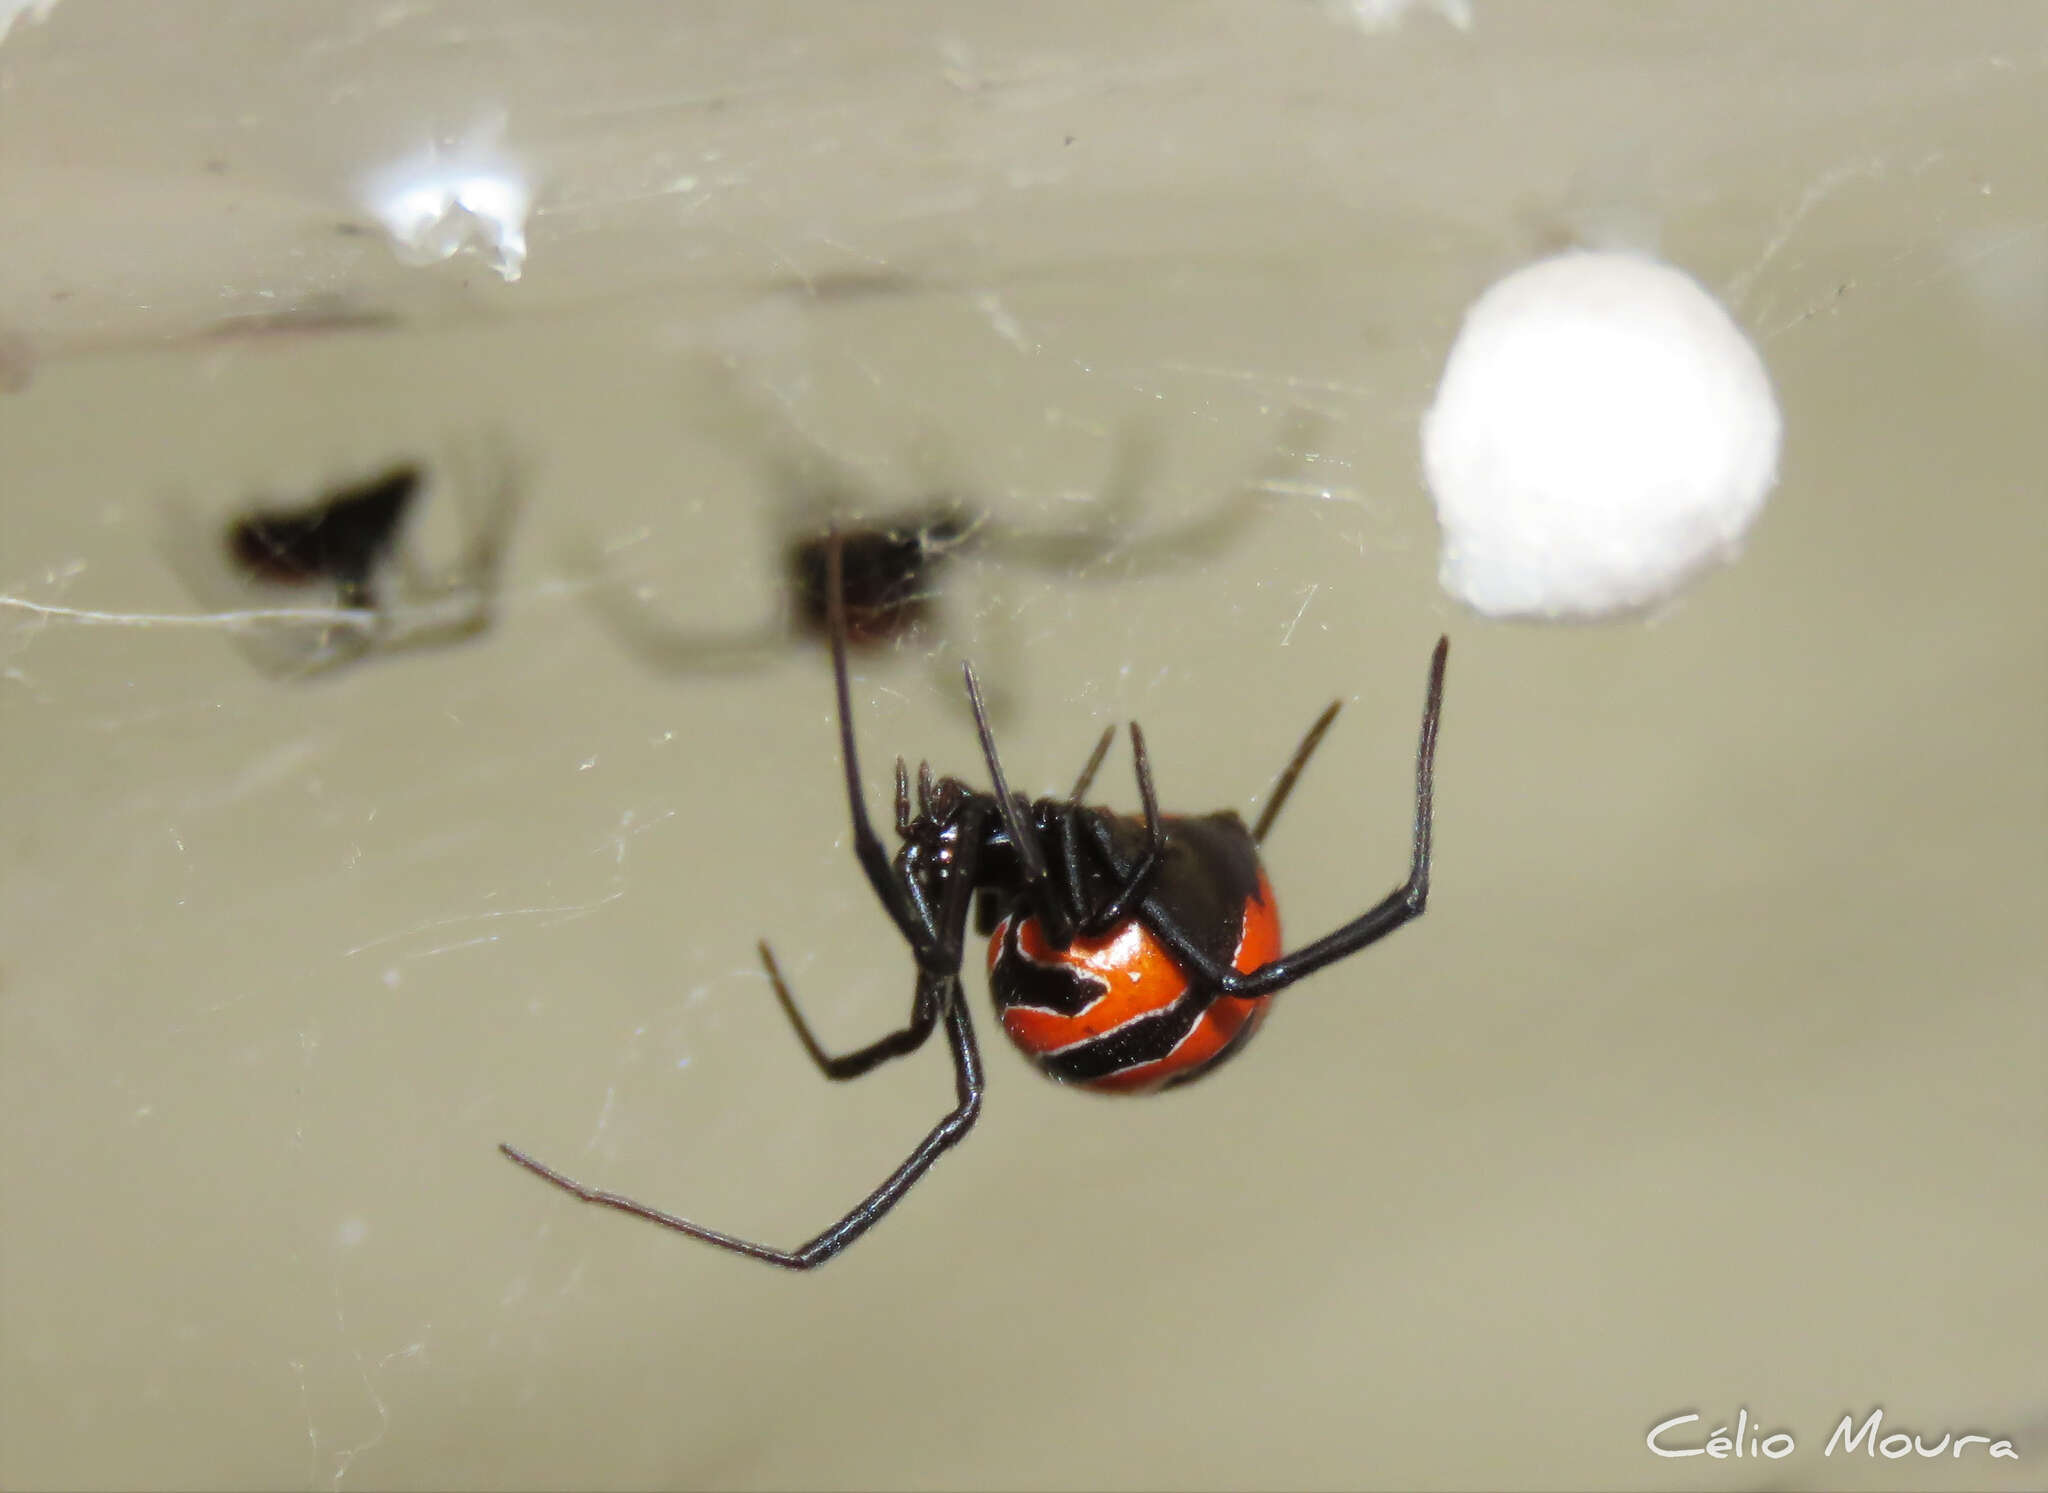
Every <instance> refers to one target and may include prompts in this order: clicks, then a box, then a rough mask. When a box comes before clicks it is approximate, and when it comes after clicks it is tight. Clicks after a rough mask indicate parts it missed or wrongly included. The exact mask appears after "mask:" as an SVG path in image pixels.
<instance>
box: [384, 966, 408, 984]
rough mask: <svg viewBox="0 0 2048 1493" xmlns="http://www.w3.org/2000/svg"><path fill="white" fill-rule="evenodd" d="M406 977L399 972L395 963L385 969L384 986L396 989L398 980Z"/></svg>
mask: <svg viewBox="0 0 2048 1493" xmlns="http://www.w3.org/2000/svg"><path fill="white" fill-rule="evenodd" d="M404 978H405V976H403V975H401V974H400V973H399V972H398V966H397V965H395V964H394V965H392V966H391V967H390V968H389V969H387V970H385V971H384V988H385V989H386V990H396V989H397V988H398V982H399V981H400V980H402V979H404Z"/></svg>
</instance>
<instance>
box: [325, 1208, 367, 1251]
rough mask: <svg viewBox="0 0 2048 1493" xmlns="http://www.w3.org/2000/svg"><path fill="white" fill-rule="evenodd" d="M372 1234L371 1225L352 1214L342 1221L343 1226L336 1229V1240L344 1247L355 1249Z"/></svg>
mask: <svg viewBox="0 0 2048 1493" xmlns="http://www.w3.org/2000/svg"><path fill="white" fill-rule="evenodd" d="M369 1236H370V1226H369V1224H367V1223H365V1222H364V1221H363V1220H362V1219H360V1218H357V1217H354V1216H353V1215H351V1216H350V1217H348V1218H344V1219H343V1220H342V1221H341V1227H339V1228H337V1229H336V1230H335V1231H334V1242H335V1243H336V1244H337V1245H339V1246H340V1247H341V1248H343V1249H354V1248H355V1247H356V1246H357V1245H358V1244H361V1243H362V1242H363V1241H364V1240H365V1239H367V1238H368V1237H369Z"/></svg>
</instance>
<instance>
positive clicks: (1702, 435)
mask: <svg viewBox="0 0 2048 1493" xmlns="http://www.w3.org/2000/svg"><path fill="white" fill-rule="evenodd" d="M1780 424H1781V422H1780V420H1779V416H1778V404H1777V400H1776V398H1775V397H1774V396H1773V395H1772V393H1771V381H1770V376H1769V375H1768V374H1767V373H1766V372H1765V371H1764V365H1763V360H1762V359H1761V358H1760V357H1759V356H1758V355H1757V350H1756V348H1755V347H1754V346H1753V345H1752V344H1751V342H1750V341H1749V339H1748V338H1747V337H1745V336H1744V335H1743V333H1742V330H1741V328H1739V327H1737V326H1736V325H1735V323H1734V321H1733V320H1732V319H1731V318H1730V317H1729V315H1728V313H1727V312H1726V311H1725V310H1724V309H1723V308H1722V306H1721V304H1720V302H1718V301H1716V300H1715V299H1714V298H1713V296H1711V295H1709V294H1708V293H1707V292H1706V290H1704V289H1703V288H1702V287H1701V286H1700V284H1699V282H1698V281H1696V280H1694V279H1693V278H1692V277H1691V276H1690V275H1687V274H1685V273H1684V272H1683V271H1681V270H1677V269H1673V268H1672V267H1671V266H1669V265H1666V264H1661V263H1659V262H1658V261H1656V260H1654V259H1649V258H1645V257H1643V256H1640V255H1635V254H1620V253H1588V252H1580V253H1570V254H1562V255H1559V256H1557V257H1556V258H1554V259H1545V260H1541V261H1539V262H1537V263H1535V264H1532V265H1527V266H1524V267H1523V268H1522V269H1519V270H1517V271H1515V272H1514V273H1513V274H1511V275H1509V276H1508V277H1507V278H1505V279H1503V280H1501V281H1499V282H1498V283H1496V284H1495V285H1494V286H1493V287H1492V288H1491V289H1489V290H1488V291H1487V292H1486V293H1485V294H1484V295H1482V296H1480V298H1479V299H1478V300H1477V301H1475V302H1473V304H1472V306H1471V308H1470V309H1469V310H1468V311H1467V312H1466V313H1465V324H1464V326H1463V328H1462V329H1461V330H1460V331H1459V333H1458V338H1457V341H1456V342H1455V343H1454V344H1453V345H1452V347H1451V355H1450V358H1449V359H1448V361H1447V362H1446V363H1445V365H1444V374H1443V379H1442V381H1441V382H1440V383H1439V384H1438V386H1437V393H1436V402H1435V404H1433V405H1432V406H1431V408H1430V410H1429V413H1428V414H1426V415H1425V416H1424V417H1423V420H1422V463H1423V471H1424V474H1425V475H1426V476H1427V478H1428V480H1429V486H1430V490H1431V492H1432V493H1433V494H1434V495H1435V499H1436V509H1437V521H1438V523H1439V524H1440V526H1441V527H1442V530H1443V554H1442V560H1441V564H1440V567H1439V572H1438V577H1439V580H1440V582H1441V584H1442V586H1443V588H1444V589H1445V590H1446V591H1447V592H1449V593H1450V594H1451V595H1452V596H1454V597H1456V598H1457V599H1458V600H1460V601H1462V602H1464V603H1465V604H1466V605H1468V606H1470V607H1472V608H1473V609H1474V610H1475V611H1478V612H1481V613H1483V614H1485V615H1486V616H1489V617H1501V618H1543V619H1575V620H1587V619H1592V618H1599V617H1610V616H1615V615H1620V614H1626V613H1629V612H1634V611H1639V610H1641V609H1643V608H1645V607H1648V606H1651V605H1654V604H1655V603H1657V602H1659V601H1662V600H1664V599H1665V598H1667V597H1669V596H1671V595H1672V594H1673V593H1674V592H1676V591H1677V590H1678V589H1679V588H1680V587H1681V586H1682V585H1684V584H1685V582H1686V581H1688V580H1689V579H1691V578H1692V577H1693V576H1695V575H1697V574H1699V572H1701V571H1702V570H1704V569H1706V568H1707V567H1709V566H1711V565H1714V564H1716V563H1718V562H1720V561H1723V560H1727V559H1729V558H1731V557H1732V556H1734V555H1735V554H1736V552H1737V551H1738V550H1739V549H1740V547H1741V541H1742V536H1743V534H1744V533H1745V532H1746V531H1747V530H1748V528H1749V526H1750V524H1751V523H1752V522H1753V521H1754V520H1755V518H1756V516H1757V513H1758V512H1759V511H1760V510H1761V509H1762V507H1763V504H1764V499H1765V498H1766V497H1767V496H1768V495H1769V493H1770V490H1771V488H1772V486H1773V484H1775V483H1776V481H1777V475H1778V443H1779V435H1780Z"/></svg>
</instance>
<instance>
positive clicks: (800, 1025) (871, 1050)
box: [760, 942, 939, 1079]
mask: <svg viewBox="0 0 2048 1493" xmlns="http://www.w3.org/2000/svg"><path fill="white" fill-rule="evenodd" d="M760 947H761V963H762V964H763V965H764V966H766V968H767V970H768V983H769V984H770V985H772V986H774V987H775V999H776V1000H777V1001H778V1002H779V1003H780V1004H781V1006H782V1013H783V1015H785V1016H787V1017H788V1018H789V1024H790V1025H791V1026H793V1027H795V1028H796V1037H797V1040H798V1041H799V1042H801V1043H803V1045H804V1051H805V1052H807V1053H809V1054H810V1055H811V1061H812V1062H814V1063H816V1064H817V1065H818V1071H819V1072H820V1073H822V1074H824V1075H825V1076H826V1077H827V1078H831V1079H848V1078H859V1077H860V1076H861V1075H862V1074H863V1073H866V1072H868V1071H869V1070H870V1069H872V1068H875V1067H878V1066H880V1065H881V1064H883V1063H886V1062H887V1061H888V1060H889V1059H891V1058H900V1057H903V1056H904V1055H906V1054H908V1053H913V1052H916V1051H917V1050H918V1048H920V1047H922V1046H924V1041H925V1038H927V1037H929V1036H930V1035H931V1034H932V1028H933V1027H935V1026H936V1025H937V1024H938V1020H939V1008H938V1005H937V1003H936V1002H935V1001H934V1000H933V999H932V994H933V991H932V987H931V985H930V984H929V983H928V982H926V981H923V980H920V981H918V983H917V994H916V995H915V996H914V997H913V998H912V1000H911V1003H910V1020H909V1022H907V1023H906V1024H905V1025H904V1026H902V1027H900V1028H898V1029H897V1030H896V1031H893V1032H890V1033H889V1034H888V1035H887V1036H885V1037H879V1038H877V1039H876V1040H875V1041H873V1042H870V1043H868V1044H867V1046H865V1047H858V1048H855V1049H854V1050H853V1051H852V1052H848V1053H842V1054H840V1055H839V1056H838V1057H834V1056H833V1055H832V1054H831V1053H829V1052H827V1051H825V1049H824V1048H823V1047H821V1046H819V1045H818V1039H817V1037H816V1036H815V1035H814V1034H813V1033H812V1031H811V1024H810V1023H809V1022H808V1021H806V1020H804V1014H803V1012H802V1011H800V1010H799V1009H798V1008H797V1004H796V997H795V996H794V995H792V994H791V993H790V989H789V984H788V982H787V981H785V980H784V979H783V978H782V970H781V968H780V967H779V966H778V965H777V964H776V962H775V955H774V954H773V953H772V952H771V951H770V950H769V948H768V945H767V944H766V943H765V942H763V943H762V944H761V946H760Z"/></svg>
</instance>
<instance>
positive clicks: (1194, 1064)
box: [988, 874, 1281, 1094]
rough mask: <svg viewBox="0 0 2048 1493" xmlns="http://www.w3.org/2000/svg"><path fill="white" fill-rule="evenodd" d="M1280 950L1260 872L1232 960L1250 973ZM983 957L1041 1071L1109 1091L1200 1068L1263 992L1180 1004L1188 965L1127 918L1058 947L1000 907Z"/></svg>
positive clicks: (1253, 1014)
mask: <svg viewBox="0 0 2048 1493" xmlns="http://www.w3.org/2000/svg"><path fill="white" fill-rule="evenodd" d="M1280 949H1281V944H1280V911H1279V908H1278V907H1277V906H1276V905H1275V904H1274V901H1273V889H1272V888H1271V887H1270V886H1269V885H1267V883H1266V878H1265V876H1264V875H1263V874H1261V875H1260V877H1259V885H1258V892H1257V894H1256V895H1254V896H1252V897H1248V898H1246V899H1245V903H1244V910H1243V915H1242V917H1241V919H1240V927H1239V930H1238V938H1237V946H1236V948H1235V950H1234V951H1233V953H1232V957H1231V963H1232V965H1233V967H1235V968H1236V969H1237V970H1238V971H1239V972H1240V973H1244V974H1249V973H1251V972H1252V971H1253V970H1255V969H1258V968H1259V967H1260V966H1262V965H1265V964H1268V963H1270V962H1271V961H1272V960H1274V959H1276V958H1278V957H1279V954H1280ZM988 968H989V986H990V988H991V990H992V991H993V993H994V995H995V1000H996V1009H997V1012H998V1014H999V1015H1000V1016H1001V1018H1002V1023H1003V1030H1004V1031H1006V1032H1008V1033H1009V1034H1010V1040H1011V1041H1012V1042H1015V1043H1016V1044H1017V1046H1018V1047H1019V1048H1021V1049H1022V1050H1023V1051H1024V1053H1025V1055H1026V1056H1028V1057H1029V1058H1031V1059H1032V1061H1034V1062H1036V1063H1037V1064H1038V1065H1039V1067H1041V1068H1043V1069H1044V1070H1045V1071H1046V1073H1047V1074H1048V1075H1050V1076H1051V1077H1053V1078H1056V1079H1059V1080H1061V1081H1062V1082H1065V1083H1074V1084H1079V1085H1081V1086H1082V1087H1084V1088H1090V1089H1097V1090H1101V1091H1104V1092H1108V1093H1121V1094H1144V1093H1150V1092H1152V1091H1154V1090H1156V1089H1160V1088H1164V1087H1166V1086H1168V1085H1169V1084H1176V1083H1185V1082H1187V1081H1188V1080H1189V1079H1192V1078H1197V1077H1199V1076H1200V1075H1201V1074H1203V1073H1205V1072H1207V1071H1208V1070H1209V1069H1210V1068H1212V1067H1214V1066H1215V1065H1216V1064H1217V1063H1218V1062H1220V1061H1222V1059H1224V1058H1225V1057H1227V1056H1229V1055H1230V1054H1232V1053H1233V1052H1235V1051H1236V1050H1237V1048H1238V1047H1240V1046H1242V1045H1243V1043H1244V1042H1245V1041H1246V1040H1248V1039H1249V1038H1250V1037H1251V1035H1252V1033H1253V1032H1254V1031H1256V1030H1257V1029H1258V1026H1259V1023H1260V1022H1261V1021H1262V1020H1264V1018H1265V1014H1266V1004H1267V1000H1268V999H1269V997H1264V996H1261V997H1257V998H1254V999H1243V998H1240V997H1236V996H1223V997H1219V998H1218V999H1217V1000H1216V1001H1214V1002H1213V1003H1211V1004H1210V1005H1209V1007H1208V1008H1207V1009H1206V1010H1203V1011H1201V1012H1200V1013H1199V1014H1190V1012H1191V1009H1192V1006H1193V1003H1192V1002H1189V1001H1186V1000H1184V997H1186V996H1187V995H1188V994H1189V993H1190V992H1189V982H1188V978H1187V976H1186V974H1184V973H1183V972H1182V970H1181V967H1180V965H1179V964H1177V963H1176V962H1175V961H1174V959H1173V956H1172V955H1171V954H1170V953H1168V952H1167V950H1166V949H1165V947H1164V946H1163V945H1161V944H1160V942H1159V940H1158V939H1156V938H1155V937H1153V935H1152V933H1151V932H1150V931H1149V930H1148V929H1147V928H1146V927H1145V926H1144V925H1143V924H1142V923H1140V922H1138V921H1137V920H1136V919H1135V918H1134V919H1132V920H1130V921H1129V922H1126V923H1123V924H1122V925H1120V926H1119V927H1117V928H1116V929H1114V930H1112V931H1111V932H1110V933H1108V934H1107V935H1105V936H1103V937H1101V938H1093V939H1075V940H1074V942H1073V943H1072V944H1070V945H1068V946H1067V947H1066V948H1065V949H1061V950H1056V949H1054V948H1053V947H1052V946H1051V945H1050V944H1048V943H1047V942H1046V941H1045V936H1044V933H1043V931H1042V930H1041V929H1040V928H1039V925H1038V920H1037V919H1036V918H1035V917H1027V918H1024V919H1022V920H1021V921H1020V920H1018V919H1016V918H1014V917H1009V918H1005V919H1003V921H1002V923H1001V925H1000V926H998V927H997V929H996V931H995V935H994V937H993V938H991V939H990V940H989V948H988Z"/></svg>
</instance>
